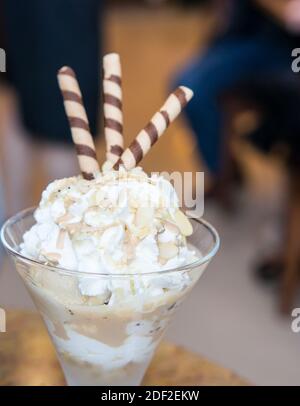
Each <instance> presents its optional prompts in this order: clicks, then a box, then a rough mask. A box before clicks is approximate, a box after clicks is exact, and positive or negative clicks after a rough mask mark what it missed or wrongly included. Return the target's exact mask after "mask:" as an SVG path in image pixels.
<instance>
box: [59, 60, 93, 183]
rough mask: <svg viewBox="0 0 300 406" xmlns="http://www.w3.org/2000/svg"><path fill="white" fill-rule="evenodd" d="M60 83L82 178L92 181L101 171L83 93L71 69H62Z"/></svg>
mask: <svg viewBox="0 0 300 406" xmlns="http://www.w3.org/2000/svg"><path fill="white" fill-rule="evenodd" d="M58 82H59V87H60V89H61V92H62V96H63V99H64V106H65V111H66V115H67V117H68V120H69V124H70V127H71V133H72V138H73V141H74V144H75V148H76V152H77V156H78V161H79V166H80V170H81V173H82V176H83V177H84V178H85V179H88V180H91V179H93V178H94V175H93V173H94V172H96V171H99V165H98V161H97V156H96V149H95V145H94V141H93V137H92V135H91V132H90V128H89V123H88V118H87V114H86V111H85V108H84V105H83V101H82V95H81V91H80V88H79V85H78V82H77V79H76V75H75V73H74V71H73V70H72V69H71V68H69V67H63V68H61V69H60V70H59V72H58Z"/></svg>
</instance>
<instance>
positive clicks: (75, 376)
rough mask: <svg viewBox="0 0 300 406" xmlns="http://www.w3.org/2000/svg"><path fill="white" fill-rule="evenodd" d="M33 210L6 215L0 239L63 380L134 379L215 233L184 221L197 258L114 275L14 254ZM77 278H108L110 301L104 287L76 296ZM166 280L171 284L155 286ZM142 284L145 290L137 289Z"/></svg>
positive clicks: (209, 253) (213, 247)
mask: <svg viewBox="0 0 300 406" xmlns="http://www.w3.org/2000/svg"><path fill="white" fill-rule="evenodd" d="M33 212H34V209H28V210H25V211H23V212H21V213H19V214H17V215H16V216H14V217H12V218H11V219H10V220H8V221H7V222H6V223H5V224H4V226H3V228H2V232H1V238H2V242H3V244H4V246H5V248H6V250H7V252H8V253H9V255H10V256H11V258H12V259H13V261H14V263H15V265H16V269H17V271H18V273H19V274H20V276H21V278H22V279H23V281H24V283H25V285H26V287H27V289H28V291H29V293H30V295H31V297H32V299H33V301H34V303H35V305H36V307H37V309H38V310H39V312H40V314H41V315H42V317H43V319H44V321H45V324H46V326H47V329H48V331H49V334H50V337H51V339H52V342H53V344H54V346H55V348H56V351H57V355H58V358H59V361H60V364H61V366H62V369H63V371H64V374H65V377H66V381H67V383H68V385H76V386H82V385H92V386H101V385H109V386H113V385H126V386H127V385H128V386H129V385H139V384H140V382H141V381H142V379H143V376H144V373H145V371H146V369H147V367H148V365H149V362H150V361H151V358H152V356H153V353H154V351H155V349H156V347H157V345H158V343H159V341H160V339H161V337H162V335H163V333H164V332H165V330H166V327H167V325H168V324H169V322H170V320H171V319H172V317H173V315H174V313H175V312H176V309H177V308H178V306H179V305H180V304H181V302H182V301H183V299H184V298H185V297H186V296H187V294H188V293H189V292H190V290H191V289H192V288H193V286H194V285H195V283H196V282H197V281H198V279H199V278H200V276H201V275H202V273H203V271H204V270H205V268H206V267H207V265H208V264H209V262H210V260H211V259H212V258H213V256H214V255H215V253H216V252H217V250H218V247H219V237H218V234H217V232H216V231H215V230H214V228H213V227H212V226H211V225H210V224H208V223H207V222H205V221H204V220H191V222H192V225H193V230H194V232H193V234H192V235H191V236H190V237H187V243H188V246H190V247H192V248H193V249H194V250H195V251H196V252H197V253H198V256H197V257H198V259H197V260H195V261H194V262H192V263H190V264H188V265H185V266H183V267H177V268H175V269H168V270H164V271H160V272H147V269H146V267H145V269H143V270H141V272H139V273H137V274H120V275H118V274H114V275H111V274H109V275H108V274H101V273H91V272H90V273H89V271H88V270H86V272H78V271H70V270H67V269H63V268H59V267H53V266H47V265H45V264H43V263H42V262H39V261H37V260H33V259H30V258H27V257H26V256H24V255H22V254H20V252H19V247H20V244H21V243H22V241H23V236H24V233H25V232H26V231H28V230H29V229H30V228H31V227H32V225H33V224H34V223H35V220H34V217H33ZM80 280H81V281H82V283H86V282H92V283H93V284H99V283H100V284H103V285H104V286H107V284H109V285H110V286H111V287H112V289H113V291H114V297H113V300H109V303H108V302H106V301H105V300H104V298H103V295H104V294H105V292H103V294H100V295H98V296H97V295H96V296H92V297H90V296H85V295H83V294H82V292H81V291H80V289H79V288H78V281H80ZM166 280H168V281H169V285H170V286H172V284H173V286H172V289H169V290H168V289H161V288H160V286H165V284H166ZM124 286H127V288H128V289H129V290H130V292H131V294H129V295H128V294H126V293H125V292H128V290H126V289H125V290H124ZM147 286H149V289H152V291H151V290H150V291H149V292H148V294H147V295H146V296H145V294H144V293H145V287H147ZM153 286H156V287H157V289H155V291H154V290H153ZM139 287H141V289H139Z"/></svg>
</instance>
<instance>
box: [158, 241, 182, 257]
mask: <svg viewBox="0 0 300 406" xmlns="http://www.w3.org/2000/svg"><path fill="white" fill-rule="evenodd" d="M158 248H159V256H160V257H161V258H163V259H171V258H174V257H175V256H176V255H177V254H178V247H177V246H176V245H175V244H173V243H172V242H165V243H160V244H159V245H158Z"/></svg>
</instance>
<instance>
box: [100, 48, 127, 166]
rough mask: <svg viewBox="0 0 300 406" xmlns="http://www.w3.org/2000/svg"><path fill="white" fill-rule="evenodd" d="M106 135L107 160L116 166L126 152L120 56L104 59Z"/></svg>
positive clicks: (105, 57)
mask: <svg viewBox="0 0 300 406" xmlns="http://www.w3.org/2000/svg"><path fill="white" fill-rule="evenodd" d="M103 71H104V72H103V98H104V133H105V139H106V158H107V160H108V161H109V162H110V163H111V165H114V164H115V163H116V162H117V161H118V160H119V158H120V156H121V155H122V153H123V151H124V142H123V112H122V87H121V77H122V72H121V63H120V57H119V55H118V54H115V53H112V54H108V55H105V56H104V58H103Z"/></svg>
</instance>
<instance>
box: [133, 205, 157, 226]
mask: <svg viewBox="0 0 300 406" xmlns="http://www.w3.org/2000/svg"><path fill="white" fill-rule="evenodd" d="M152 219H153V209H152V208H151V207H139V208H138V209H137V211H136V214H135V221H134V222H135V225H136V226H137V227H149V226H151V222H152Z"/></svg>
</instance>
